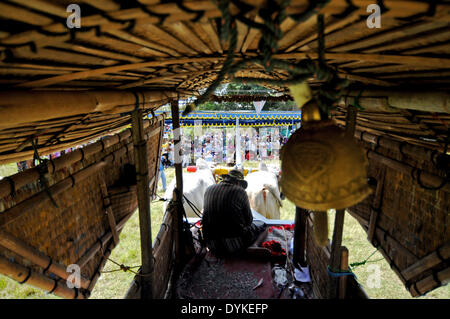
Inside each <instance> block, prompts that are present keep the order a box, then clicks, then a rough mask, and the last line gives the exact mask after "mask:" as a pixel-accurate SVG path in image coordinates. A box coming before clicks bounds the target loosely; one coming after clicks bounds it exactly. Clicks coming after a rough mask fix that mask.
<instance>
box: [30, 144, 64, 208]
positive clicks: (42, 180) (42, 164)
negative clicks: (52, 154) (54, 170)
mask: <svg viewBox="0 0 450 319" xmlns="http://www.w3.org/2000/svg"><path fill="white" fill-rule="evenodd" d="M36 144H37V139H36V141H35V140H31V146H32V147H33V150H34V154H33V165H34V161H36V160H37V161H38V163H39V164H38V165H37V166H36V168H37V171H38V173H39V179H38V181H39V184H40V185H41V187H42V188H44V189H45V192H46V193H47V195H48V197H49V198H50V201H51V202H52V203H53V205H54V206H55V207H56V208H59V206H58V204H56V201H55V199H54V198H53V196H52V193H51V192H50V189H49V185H48V180H47V178H46V177H45V174H47V173H48V167H47V161H48V160H47V159H42V158H41V157H40V156H39V152H38V150H37V145H36Z"/></svg>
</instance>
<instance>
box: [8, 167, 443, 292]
mask: <svg viewBox="0 0 450 319" xmlns="http://www.w3.org/2000/svg"><path fill="white" fill-rule="evenodd" d="M267 163H269V164H277V161H268V162H267ZM257 166H258V162H245V163H244V167H245V168H246V167H257ZM15 172H17V168H15V164H13V165H8V166H0V175H1V176H8V175H10V174H13V173H15ZM165 173H166V177H167V184H169V183H170V181H171V180H172V179H173V178H174V175H175V172H174V169H173V168H168V169H166V170H165ZM158 189H160V191H158V195H159V196H163V195H164V194H163V192H162V191H161V189H162V186H161V181H159V184H158ZM162 216H163V202H161V201H153V202H152V204H151V218H152V236H153V239H154V238H155V237H156V235H157V233H158V231H159V228H160V225H161V221H162ZM281 218H282V219H285V220H292V221H293V220H294V218H295V206H294V204H293V203H291V202H290V201H289V200H284V201H283V207H282V209H281ZM329 223H330V234H329V237H330V238H331V236H332V230H333V223H334V214H333V213H331V212H330V213H329ZM366 237H367V235H366V233H365V232H364V230H363V229H362V227H361V226H360V225H359V223H358V222H357V221H356V220H355V219H354V218H353V217H351V216H350V215H349V214H346V216H345V225H344V237H343V243H342V244H343V245H345V246H346V247H347V248H348V249H349V252H350V255H349V262H350V263H354V262H359V261H363V260H365V259H366V258H367V257H369V256H370V254H372V252H374V251H375V248H374V247H373V246H372V245H371V244H370V243H369V242H368V241H367V239H366ZM110 259H111V260H113V261H115V262H117V263H119V264H124V265H127V266H138V265H140V262H141V255H140V240H139V216H138V212H135V213H134V215H133V216H132V217H131V218H130V220H129V221H128V222H127V224H126V225H125V227H124V229H123V231H122V233H121V235H120V243H119V245H118V246H117V247H116V248H115V249H114V250H113V252H112V254H111V256H110ZM370 261H374V262H369V263H366V264H365V265H363V266H360V267H357V268H355V269H354V272H355V274H356V276H357V278H358V281H359V283H360V284H361V285H362V286H363V288H364V290H365V291H366V293H367V294H368V295H369V297H370V298H386V299H410V298H412V297H411V296H410V294H409V292H407V291H406V289H405V288H404V286H403V284H402V283H401V281H400V279H398V277H397V276H396V275H395V273H394V272H393V271H392V270H391V269H390V267H389V264H388V263H387V262H386V261H385V260H384V259H383V258H382V256H381V254H380V253H379V252H376V253H375V254H374V255H373V256H372V257H371V258H370ZM372 265H377V266H379V270H380V274H381V281H380V285H379V287H373V288H371V287H370V286H371V285H369V282H368V278H369V276H370V275H371V274H372V273H373V271H374V269H375V268H374V267H373V266H372ZM103 271H104V272H105V273H103V274H102V276H101V277H100V279H99V280H98V282H97V285H96V286H95V288H94V290H93V292H92V295H91V298H94V299H112V298H116V299H120V298H123V297H124V296H125V294H126V292H127V290H128V288H129V286H130V284H131V281H132V280H133V277H134V274H132V273H129V272H123V271H120V270H118V266H117V265H115V264H114V263H113V262H111V261H108V262H107V264H106V266H105V268H104V269H103ZM0 298H3V299H5V298H19V299H40V298H58V297H56V296H53V295H49V294H46V293H45V292H44V291H42V290H40V289H35V288H33V287H31V286H28V285H20V284H19V283H17V282H15V281H14V280H11V279H9V278H7V277H5V276H2V275H0ZM421 298H450V286H448V285H447V286H445V287H441V288H438V289H436V290H434V291H432V292H430V293H428V294H427V295H426V296H424V297H421Z"/></svg>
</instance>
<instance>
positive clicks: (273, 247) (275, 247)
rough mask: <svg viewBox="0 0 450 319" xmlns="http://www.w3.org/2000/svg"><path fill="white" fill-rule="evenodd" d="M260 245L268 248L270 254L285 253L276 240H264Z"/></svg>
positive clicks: (280, 254) (278, 254) (279, 254)
mask: <svg viewBox="0 0 450 319" xmlns="http://www.w3.org/2000/svg"><path fill="white" fill-rule="evenodd" d="M261 246H262V247H264V248H267V249H269V250H270V252H271V254H272V256H282V255H286V250H284V249H283V248H282V247H281V244H280V243H279V242H278V241H276V240H269V241H265V242H263V243H262V244H261Z"/></svg>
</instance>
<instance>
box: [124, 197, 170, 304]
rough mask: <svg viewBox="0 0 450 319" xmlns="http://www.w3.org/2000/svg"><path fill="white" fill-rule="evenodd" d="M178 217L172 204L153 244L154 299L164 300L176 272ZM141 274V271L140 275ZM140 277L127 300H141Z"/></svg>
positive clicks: (130, 289)
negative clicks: (176, 217)
mask: <svg viewBox="0 0 450 319" xmlns="http://www.w3.org/2000/svg"><path fill="white" fill-rule="evenodd" d="M174 216H176V205H174V202H170V204H169V205H168V207H167V210H166V212H165V214H164V217H163V221H162V223H161V228H160V229H159V232H158V234H157V235H156V238H155V240H154V242H153V256H154V261H155V264H154V274H155V276H154V277H153V282H152V292H153V298H154V299H164V298H165V297H166V294H168V293H169V294H170V291H168V288H169V285H170V281H171V279H173V278H172V275H173V272H174V257H175V255H174V236H175V232H174V230H175V225H174V218H173V217H174ZM139 273H140V269H139V271H138V274H139ZM139 276H140V275H137V276H135V277H134V279H133V281H132V282H131V285H130V288H129V289H128V291H127V293H126V295H125V297H124V298H125V299H140V297H141V289H140V277H139Z"/></svg>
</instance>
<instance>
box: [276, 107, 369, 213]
mask: <svg viewBox="0 0 450 319" xmlns="http://www.w3.org/2000/svg"><path fill="white" fill-rule="evenodd" d="M315 110H316V111H315ZM302 111H304V112H305V115H307V116H306V121H305V118H304V119H303V121H302V127H301V128H300V129H299V130H297V131H296V132H295V133H294V134H293V135H292V136H291V137H290V138H289V140H288V142H287V143H286V144H285V145H284V146H283V148H282V149H281V170H282V172H283V174H282V176H281V180H280V185H281V188H282V192H283V193H284V194H285V195H286V197H287V198H288V199H289V200H291V201H292V202H294V203H295V205H297V206H298V207H302V208H305V209H310V210H315V211H326V210H327V209H331V208H334V209H344V208H346V207H350V206H353V205H355V204H357V203H358V202H360V201H361V200H363V199H364V198H365V197H366V196H367V195H369V194H370V193H371V189H370V187H369V186H368V185H367V172H366V168H367V165H368V162H367V159H366V156H365V154H364V152H363V150H362V149H361V148H360V146H359V145H358V144H357V143H356V141H355V140H354V138H353V137H350V136H349V135H346V133H345V131H344V130H343V129H341V128H339V127H338V126H336V125H335V124H334V122H333V121H332V120H320V115H319V117H317V114H315V112H317V113H318V107H317V105H314V106H311V105H308V106H305V107H303V110H302ZM302 118H303V114H302Z"/></svg>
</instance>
